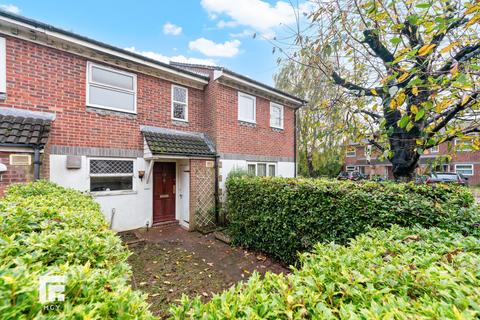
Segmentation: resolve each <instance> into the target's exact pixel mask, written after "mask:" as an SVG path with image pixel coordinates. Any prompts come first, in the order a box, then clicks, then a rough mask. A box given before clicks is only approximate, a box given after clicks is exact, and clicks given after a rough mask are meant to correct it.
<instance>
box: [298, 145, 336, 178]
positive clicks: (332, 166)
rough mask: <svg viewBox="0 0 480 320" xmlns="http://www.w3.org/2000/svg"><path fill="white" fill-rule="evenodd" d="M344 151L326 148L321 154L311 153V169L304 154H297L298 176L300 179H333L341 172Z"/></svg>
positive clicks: (301, 152)
mask: <svg viewBox="0 0 480 320" xmlns="http://www.w3.org/2000/svg"><path fill="white" fill-rule="evenodd" d="M344 154H345V153H344V151H343V149H340V148H326V149H323V150H322V151H321V152H320V151H318V152H313V154H312V155H311V161H312V168H311V169H310V170H309V166H308V163H307V160H306V156H307V155H306V153H305V152H303V151H300V152H299V155H298V174H299V175H300V176H302V177H311V178H316V177H329V178H334V177H336V176H338V174H339V173H340V171H341V170H342V166H343V160H344Z"/></svg>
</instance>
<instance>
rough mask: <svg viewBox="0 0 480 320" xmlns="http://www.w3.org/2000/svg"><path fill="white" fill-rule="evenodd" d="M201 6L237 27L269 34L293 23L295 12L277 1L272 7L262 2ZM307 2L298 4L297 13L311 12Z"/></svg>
mask: <svg viewBox="0 0 480 320" xmlns="http://www.w3.org/2000/svg"><path fill="white" fill-rule="evenodd" d="M201 4H202V6H203V8H204V9H205V10H207V12H208V13H209V15H210V16H211V15H220V14H223V15H227V16H228V17H229V18H230V19H231V20H232V21H233V22H236V23H237V24H238V25H244V26H248V27H250V28H253V29H254V30H256V31H260V32H263V33H271V32H272V29H274V28H276V27H278V26H279V25H281V24H283V25H291V24H293V23H295V21H296V17H295V11H294V8H292V6H291V4H290V3H289V2H285V1H277V2H276V3H275V4H274V5H272V4H270V3H268V2H265V1H262V0H242V1H232V0H202V1H201ZM311 7H312V5H311V4H310V3H308V2H304V3H302V4H300V6H299V8H298V9H299V11H300V12H301V13H302V12H306V11H309V10H311Z"/></svg>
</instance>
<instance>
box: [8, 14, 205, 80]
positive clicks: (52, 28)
mask: <svg viewBox="0 0 480 320" xmlns="http://www.w3.org/2000/svg"><path fill="white" fill-rule="evenodd" d="M0 17H5V18H9V19H13V20H15V21H18V22H21V23H24V24H28V25H30V26H31V27H33V28H42V29H45V30H47V31H52V32H56V33H60V34H62V35H66V36H68V37H72V38H75V39H77V40H81V41H85V42H89V43H91V44H94V45H97V46H100V47H103V48H105V49H109V50H112V51H116V52H118V53H121V54H124V55H129V56H131V57H133V58H137V59H141V60H144V61H146V62H149V63H153V64H156V65H158V66H161V67H164V68H168V69H171V70H174V71H177V72H181V73H184V74H185V75H189V76H194V77H197V78H201V79H203V80H208V78H209V77H208V76H205V75H202V74H198V73H195V72H191V71H189V70H185V69H184V68H179V67H175V66H172V65H170V64H168V63H164V62H160V61H158V60H155V59H151V58H147V57H145V56H142V55H140V54H137V53H134V52H131V51H128V50H125V49H121V48H118V47H115V46H112V45H110V44H107V43H104V42H101V41H97V40H94V39H91V38H88V37H85V36H82V35H79V34H76V33H74V32H71V31H66V30H63V29H60V28H58V27H55V26H52V25H50V24H47V23H44V22H40V21H38V20H34V19H30V18H27V17H24V16H20V15H17V14H13V13H11V12H7V11H5V10H0Z"/></svg>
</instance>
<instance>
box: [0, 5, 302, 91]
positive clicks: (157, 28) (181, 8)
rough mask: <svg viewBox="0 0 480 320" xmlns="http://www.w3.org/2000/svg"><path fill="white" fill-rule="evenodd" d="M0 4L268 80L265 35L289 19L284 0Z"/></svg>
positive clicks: (153, 53) (271, 62)
mask: <svg viewBox="0 0 480 320" xmlns="http://www.w3.org/2000/svg"><path fill="white" fill-rule="evenodd" d="M294 1H297V0H294ZM299 1H302V0H299ZM303 1H307V0H303ZM299 5H300V7H302V8H303V6H306V5H307V4H306V3H302V2H300V4H299ZM0 8H1V9H3V10H7V11H10V12H13V13H17V14H20V15H23V16H25V17H28V18H32V19H36V20H39V21H41V22H45V23H48V24H51V25H54V26H56V27H59V28H62V29H65V30H68V31H72V32H75V33H77V34H80V35H83V36H87V37H90V38H92V39H95V40H98V41H102V42H105V43H108V44H110V45H114V46H116V47H119V48H123V49H127V50H130V51H134V52H136V53H140V54H143V55H146V56H148V57H150V58H154V59H158V60H161V61H163V62H168V61H169V60H173V61H179V62H187V63H201V64H214V65H219V66H224V67H226V68H229V69H231V70H233V71H236V72H238V73H241V74H243V75H246V76H248V77H250V78H252V79H255V80H258V81H261V82H264V83H266V84H269V85H273V78H272V76H273V74H274V73H275V72H276V71H277V68H278V67H277V57H278V56H276V55H275V54H274V53H272V48H273V45H272V43H270V41H268V39H270V40H271V39H272V38H273V37H275V36H284V35H287V34H288V33H289V31H288V26H290V25H294V24H295V21H296V20H295V16H294V11H293V9H292V6H291V5H290V2H289V0H285V1H276V0H157V1H153V0H150V1H147V0H137V1H123V0H120V1H102V0H96V1H92V0H81V1H51V0H42V1H34V0H30V1H26V0H11V1H8V2H1V1H0ZM254 33H256V35H257V36H256V37H255V38H253V37H252V36H253V34H254Z"/></svg>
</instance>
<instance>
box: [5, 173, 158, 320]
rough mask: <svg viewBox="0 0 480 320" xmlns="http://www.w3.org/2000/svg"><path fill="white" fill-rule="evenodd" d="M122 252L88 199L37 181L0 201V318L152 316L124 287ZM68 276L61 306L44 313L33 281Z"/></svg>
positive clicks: (14, 189)
mask: <svg viewBox="0 0 480 320" xmlns="http://www.w3.org/2000/svg"><path fill="white" fill-rule="evenodd" d="M128 255H129V253H128V251H127V250H126V249H125V248H124V247H123V245H122V243H121V241H120V239H119V238H118V237H117V236H116V235H115V233H114V232H112V231H111V230H109V229H108V225H107V223H106V222H105V219H104V217H103V215H102V213H101V211H100V207H99V205H98V204H97V203H95V202H94V201H93V199H92V198H91V197H89V196H86V195H83V194H81V193H80V192H78V191H74V190H70V189H65V188H62V187H59V186H57V185H55V184H52V183H48V182H45V181H40V182H36V183H31V184H26V185H14V186H11V187H10V188H9V189H8V191H7V194H6V196H5V197H4V198H3V199H1V200H0V318H2V319H32V318H51V319H73V318H77V319H84V318H85V319H86V318H89V319H104V318H119V319H132V318H136V319H151V318H152V316H151V314H150V312H149V311H148V305H147V303H146V302H145V300H144V297H143V296H142V295H140V294H139V293H137V292H134V291H132V289H131V288H130V286H129V275H130V267H129V266H128V265H127V263H126V259H127V257H128ZM42 275H63V276H65V277H66V283H65V301H64V302H55V303H49V304H55V305H56V306H58V310H45V309H44V305H42V304H41V303H40V301H39V276H42Z"/></svg>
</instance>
